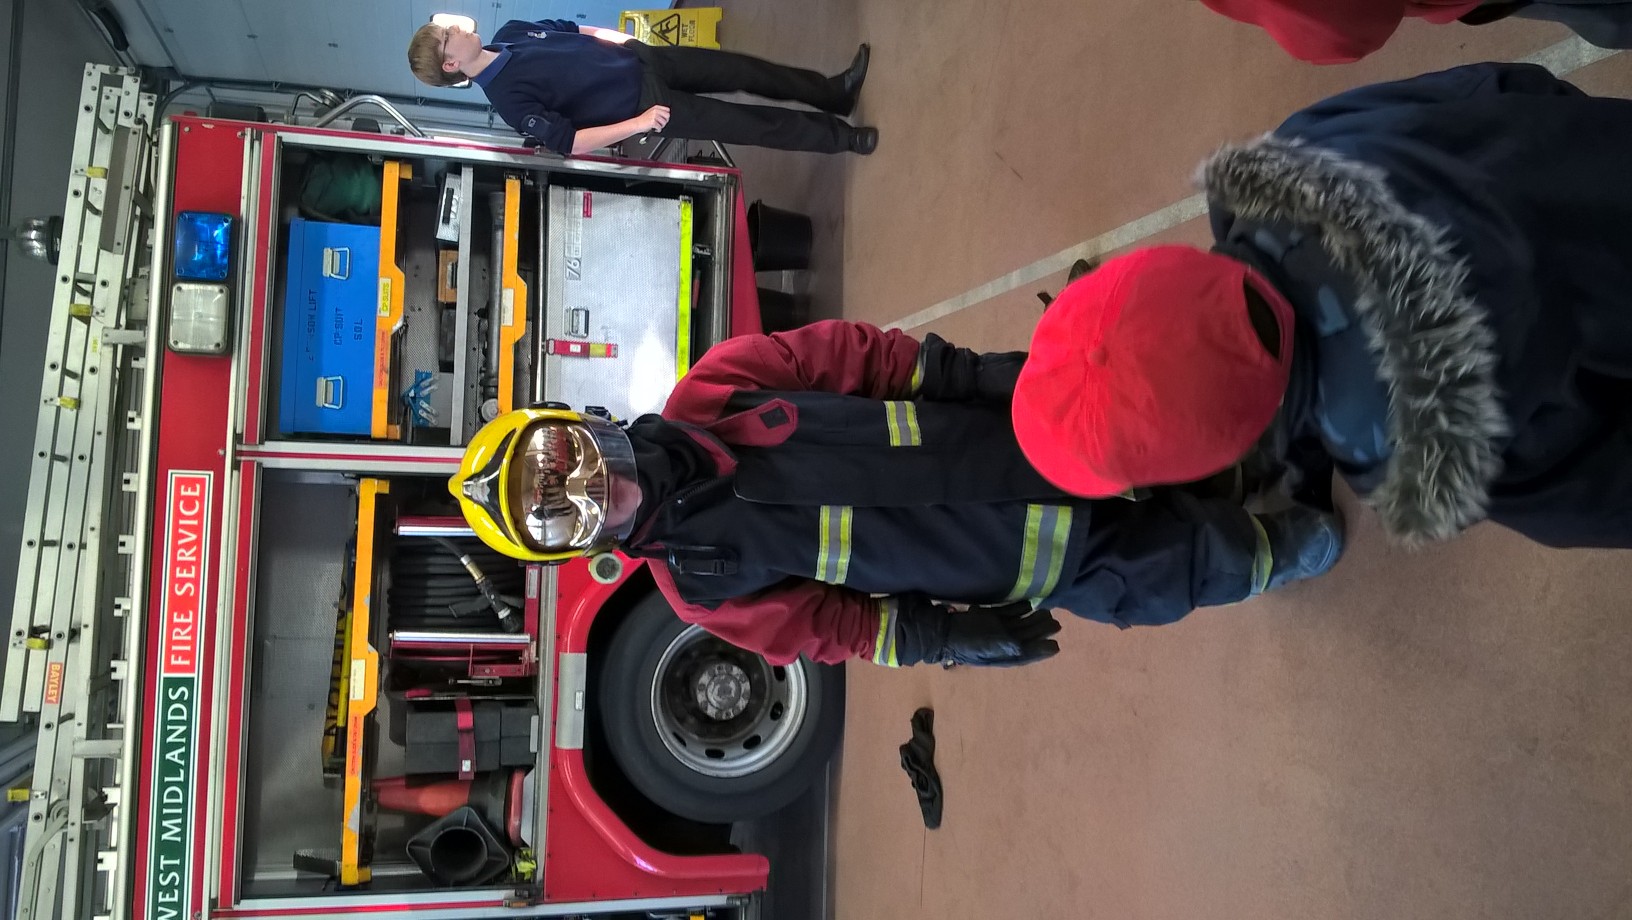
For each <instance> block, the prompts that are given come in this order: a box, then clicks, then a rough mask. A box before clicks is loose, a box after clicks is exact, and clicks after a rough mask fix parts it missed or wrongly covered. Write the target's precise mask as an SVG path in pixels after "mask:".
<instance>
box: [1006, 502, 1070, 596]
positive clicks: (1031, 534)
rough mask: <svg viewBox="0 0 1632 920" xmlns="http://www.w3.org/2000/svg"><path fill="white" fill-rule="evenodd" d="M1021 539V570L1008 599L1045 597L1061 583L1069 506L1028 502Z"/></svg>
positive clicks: (1068, 522)
mask: <svg viewBox="0 0 1632 920" xmlns="http://www.w3.org/2000/svg"><path fill="white" fill-rule="evenodd" d="M1023 539H1024V542H1023V543H1022V545H1021V547H1020V573H1019V575H1018V576H1016V578H1015V581H1014V587H1013V588H1012V589H1010V591H1009V595H1008V599H1009V600H1011V601H1012V600H1019V599H1020V598H1023V597H1028V598H1032V599H1034V600H1037V599H1041V598H1045V597H1048V596H1049V595H1050V594H1052V593H1054V587H1055V586H1056V585H1058V584H1059V582H1060V573H1061V572H1062V571H1063V570H1064V568H1065V549H1066V544H1067V543H1069V542H1070V540H1071V507H1070V506H1069V505H1027V506H1026V529H1025V534H1024V538H1023Z"/></svg>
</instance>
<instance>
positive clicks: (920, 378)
mask: <svg viewBox="0 0 1632 920" xmlns="http://www.w3.org/2000/svg"><path fill="white" fill-rule="evenodd" d="M923 388H924V348H923V346H922V345H920V346H918V359H917V360H916V361H914V362H912V379H911V380H910V381H908V382H907V395H908V396H917V395H918V391H919V390H921V389H923Z"/></svg>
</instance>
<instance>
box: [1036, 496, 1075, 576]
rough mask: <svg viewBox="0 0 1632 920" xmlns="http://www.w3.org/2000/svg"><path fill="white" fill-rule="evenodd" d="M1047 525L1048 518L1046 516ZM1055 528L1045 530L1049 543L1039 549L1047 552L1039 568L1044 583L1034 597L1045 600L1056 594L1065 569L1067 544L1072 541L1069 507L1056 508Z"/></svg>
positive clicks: (1060, 506)
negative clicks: (1056, 586)
mask: <svg viewBox="0 0 1632 920" xmlns="http://www.w3.org/2000/svg"><path fill="white" fill-rule="evenodd" d="M1044 523H1045V524H1046V523H1047V521H1046V516H1045V522H1044ZM1053 524H1054V526H1053V527H1052V528H1044V532H1045V533H1046V534H1047V537H1048V541H1047V542H1046V543H1044V544H1042V545H1041V546H1040V547H1039V550H1041V551H1043V552H1046V553H1047V555H1046V556H1044V557H1043V558H1042V560H1041V561H1042V565H1040V566H1039V567H1038V568H1039V570H1040V571H1041V572H1043V573H1044V574H1043V583H1042V585H1041V586H1039V587H1038V588H1037V592H1036V593H1035V594H1032V595H1031V596H1032V597H1036V598H1044V597H1048V596H1049V595H1050V594H1053V593H1054V586H1055V585H1057V584H1059V581H1060V572H1061V571H1062V570H1063V569H1064V568H1065V544H1066V543H1067V542H1068V541H1069V540H1070V539H1071V508H1070V506H1068V505H1059V506H1056V508H1055V516H1054V522H1053Z"/></svg>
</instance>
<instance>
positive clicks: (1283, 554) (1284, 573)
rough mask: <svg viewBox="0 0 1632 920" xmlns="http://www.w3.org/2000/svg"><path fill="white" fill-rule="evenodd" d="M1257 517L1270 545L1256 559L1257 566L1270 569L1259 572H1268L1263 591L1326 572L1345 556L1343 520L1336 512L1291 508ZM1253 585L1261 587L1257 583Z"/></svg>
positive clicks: (1257, 554)
mask: <svg viewBox="0 0 1632 920" xmlns="http://www.w3.org/2000/svg"><path fill="white" fill-rule="evenodd" d="M1254 517H1256V518H1257V519H1258V524H1259V526H1260V527H1262V528H1263V533H1264V536H1265V537H1266V538H1267V539H1266V542H1267V543H1268V544H1269V545H1268V546H1267V547H1265V546H1262V545H1261V546H1259V552H1258V553H1256V554H1255V558H1254V562H1255V563H1256V565H1255V568H1258V567H1267V569H1268V571H1267V573H1265V572H1262V571H1260V572H1259V573H1258V578H1263V577H1264V576H1265V575H1267V578H1264V581H1265V582H1267V583H1264V584H1263V585H1262V588H1261V589H1260V590H1263V591H1273V590H1275V589H1276V588H1279V587H1281V586H1282V585H1288V584H1291V583H1292V582H1294V581H1302V580H1304V579H1305V578H1314V577H1315V576H1316V575H1324V574H1326V573H1327V572H1328V571H1330V570H1331V568H1332V566H1334V565H1337V560H1338V559H1339V558H1340V557H1341V556H1342V555H1343V542H1344V541H1343V520H1342V518H1340V517H1338V516H1337V515H1336V514H1328V513H1326V512H1323V511H1316V510H1314V509H1312V508H1289V509H1287V510H1285V511H1280V512H1277V513H1275V514H1259V515H1254ZM1266 549H1267V550H1268V552H1267V553H1266V552H1264V550H1266ZM1266 556H1267V558H1266ZM1255 580H1257V579H1256V578H1255ZM1253 587H1254V588H1259V586H1258V585H1254V586H1253ZM1253 593H1254V594H1256V593H1258V591H1257V590H1255V591H1254V592H1253Z"/></svg>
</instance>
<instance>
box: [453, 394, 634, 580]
mask: <svg viewBox="0 0 1632 920" xmlns="http://www.w3.org/2000/svg"><path fill="white" fill-rule="evenodd" d="M448 491H449V492H451V493H453V496H454V497H455V498H457V499H459V510H461V511H463V512H464V515H465V520H466V521H467V522H468V523H469V524H470V526H471V528H472V529H473V530H475V531H476V536H478V537H480V538H481V539H482V542H483V543H486V544H487V545H488V546H491V547H492V548H493V549H494V550H496V551H498V552H500V553H503V554H505V555H506V556H512V557H514V558H516V559H523V560H526V561H528V562H563V561H565V560H568V559H572V558H575V557H578V556H588V555H593V554H594V553H598V552H601V551H603V550H607V549H610V548H612V547H613V546H615V545H617V544H618V543H620V542H622V541H623V540H625V539H627V538H628V536H629V532H630V530H631V529H633V527H634V524H635V512H636V511H637V510H638V509H639V507H640V485H639V482H638V480H636V478H635V452H634V448H633V447H631V446H630V444H629V436H628V435H627V434H625V433H624V431H623V429H622V428H619V427H618V426H616V425H614V424H612V423H611V422H608V421H605V420H603V419H600V418H596V417H595V416H593V415H586V414H583V413H580V412H573V411H571V410H569V409H553V408H545V409H517V410H515V411H514V412H507V413H505V414H504V415H501V416H499V417H498V418H496V419H494V420H493V421H491V422H488V423H487V424H486V425H484V426H483V427H482V429H481V430H480V431H478V432H476V436H475V437H474V438H472V439H471V441H470V446H468V447H467V448H465V456H464V458H463V459H462V460H461V461H460V463H459V472H458V474H456V475H455V476H454V477H453V478H452V479H450V480H448Z"/></svg>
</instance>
